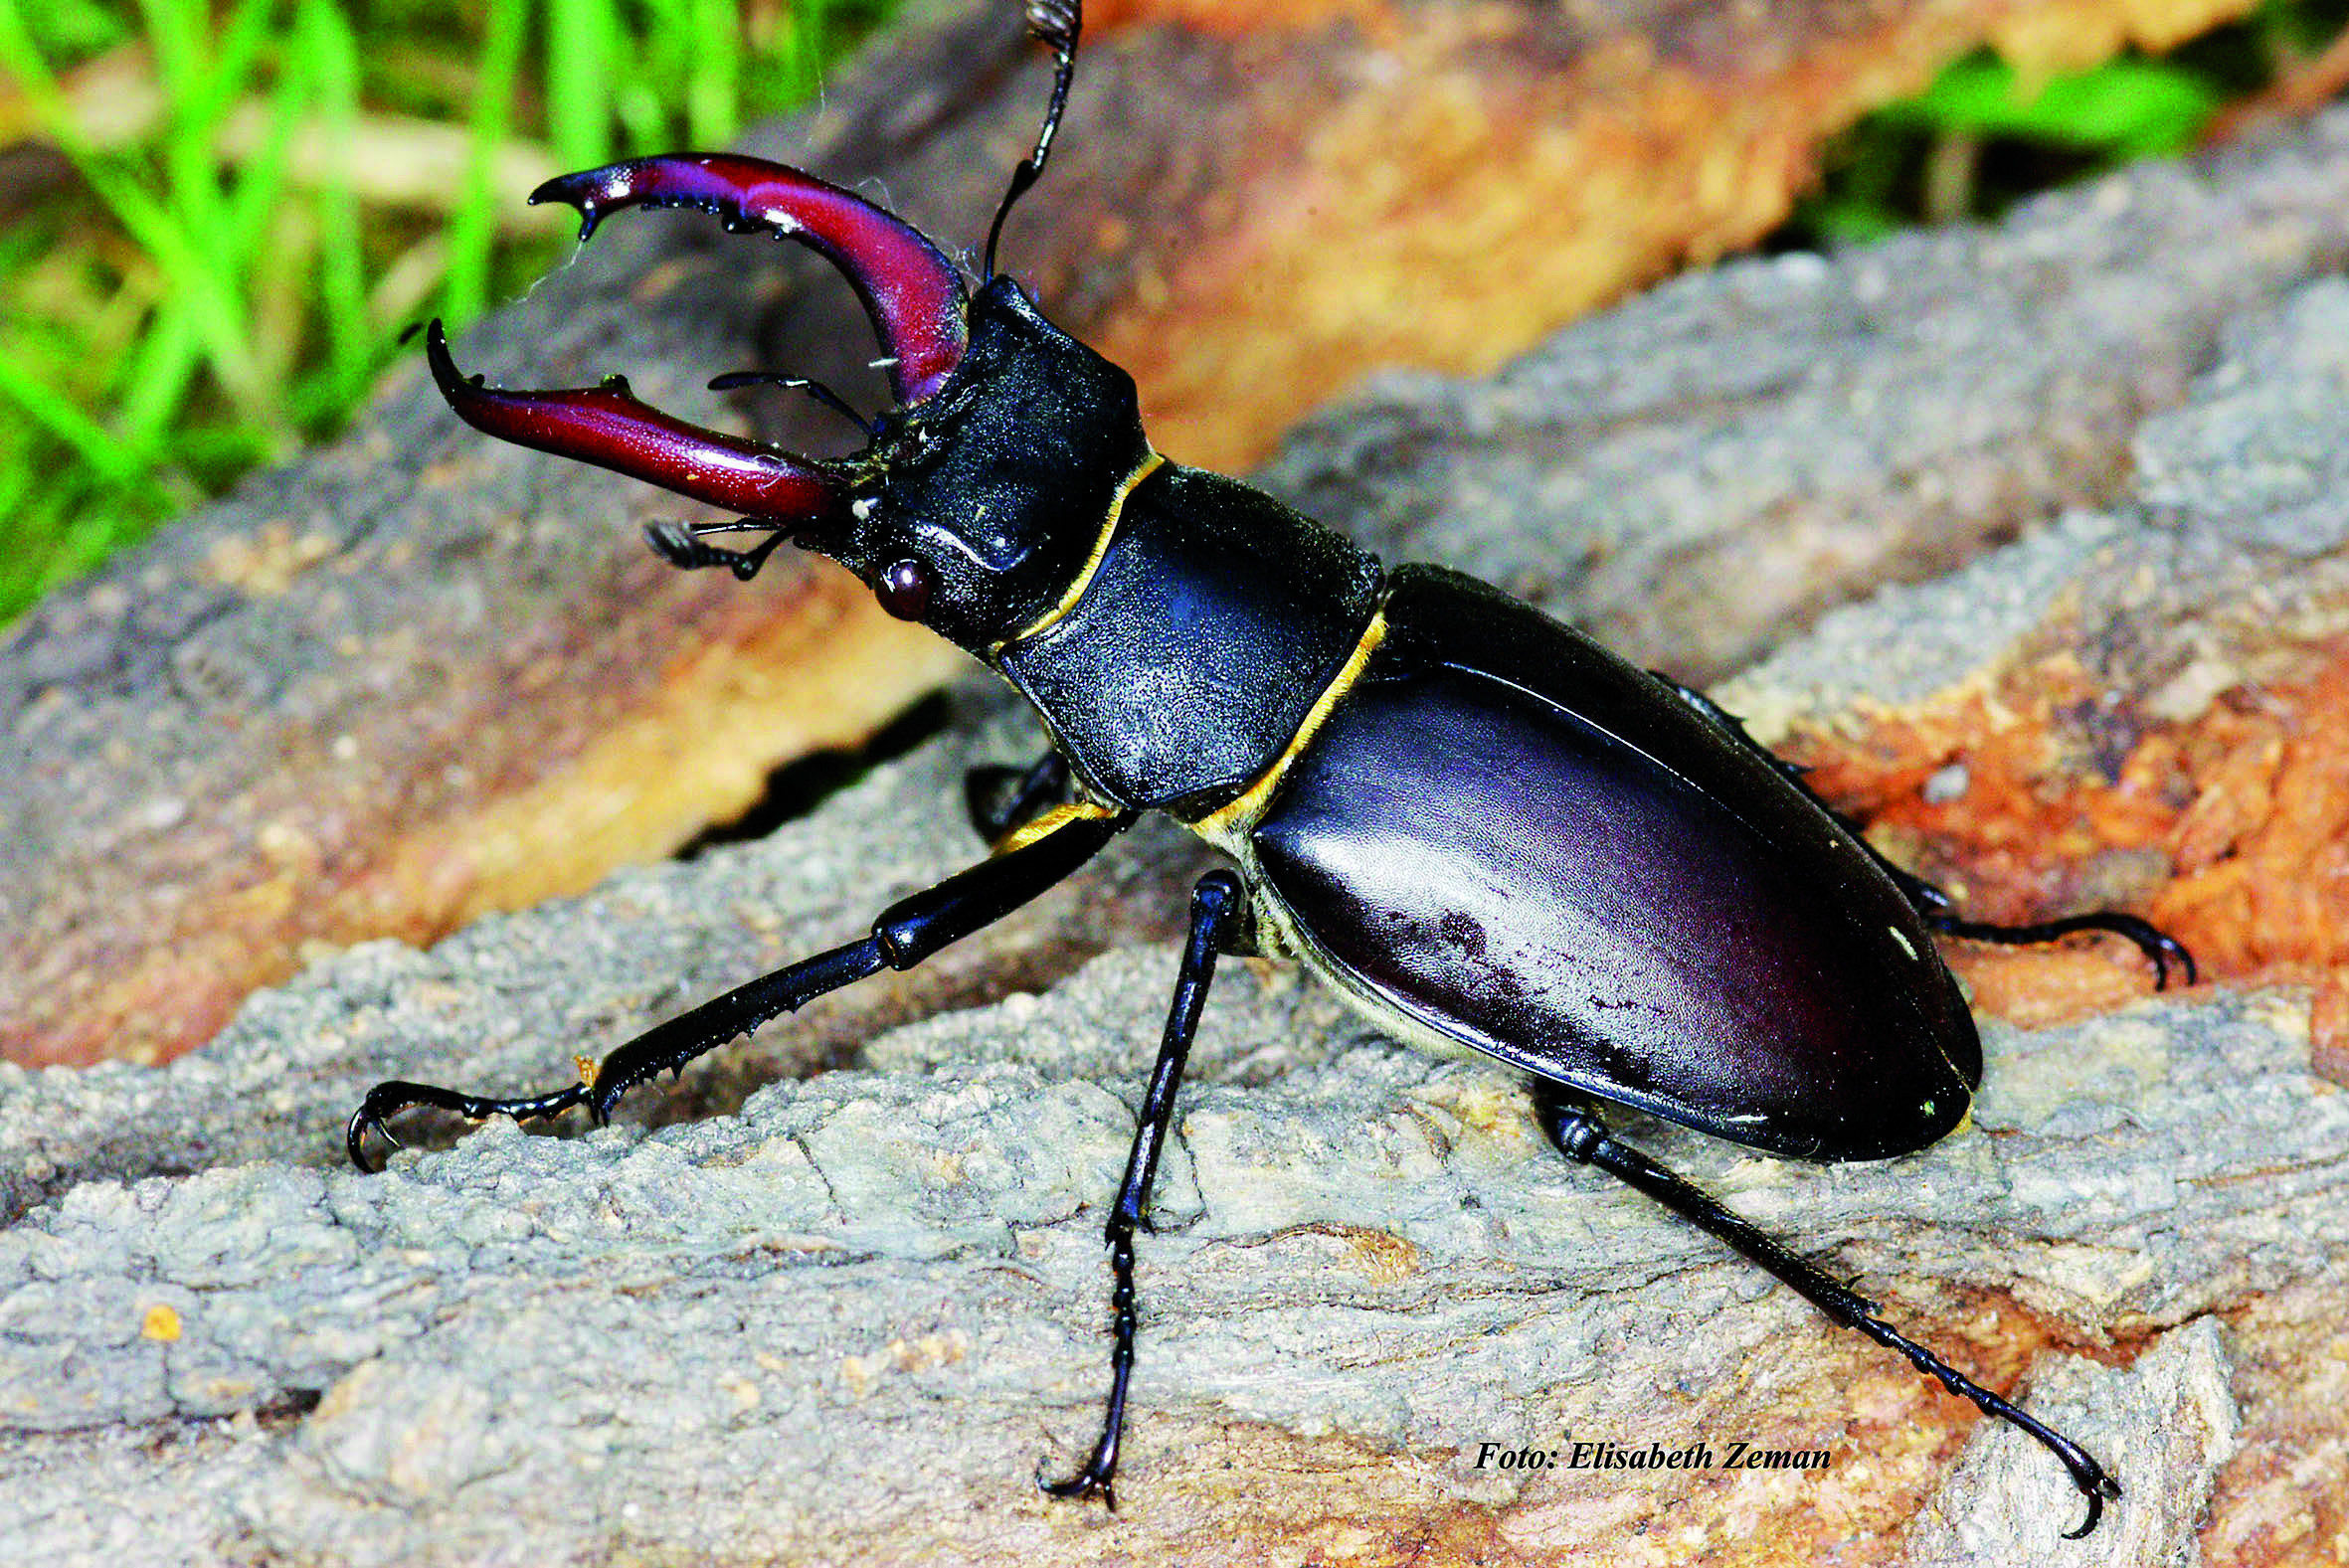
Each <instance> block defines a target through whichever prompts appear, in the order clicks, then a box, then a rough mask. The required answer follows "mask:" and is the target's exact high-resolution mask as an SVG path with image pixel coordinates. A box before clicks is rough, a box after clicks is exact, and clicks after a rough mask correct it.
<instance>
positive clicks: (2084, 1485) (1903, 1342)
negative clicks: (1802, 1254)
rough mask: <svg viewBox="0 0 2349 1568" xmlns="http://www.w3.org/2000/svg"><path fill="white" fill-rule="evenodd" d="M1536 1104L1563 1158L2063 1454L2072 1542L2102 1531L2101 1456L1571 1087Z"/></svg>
mask: <svg viewBox="0 0 2349 1568" xmlns="http://www.w3.org/2000/svg"><path fill="white" fill-rule="evenodd" d="M1534 1103H1535V1106H1536V1111H1537V1113H1538V1114H1539V1116H1540V1119H1541V1125H1542V1129H1543V1131H1544V1132H1547V1133H1548V1134H1549V1140H1550V1141H1551V1142H1552V1143H1554V1144H1556V1145H1557V1149H1558V1151H1559V1152H1560V1153H1562V1154H1564V1155H1566V1156H1567V1157H1568V1158H1570V1159H1574V1160H1578V1161H1581V1162H1582V1163H1584V1164H1589V1165H1595V1166H1597V1167H1598V1168H1599V1169H1601V1170H1603V1171H1605V1172H1606V1173H1607V1174H1609V1175H1611V1176H1613V1177H1615V1178H1616V1179H1617V1180H1619V1181H1621V1182H1623V1183H1624V1184H1625V1185H1627V1186H1631V1187H1636V1188H1638V1189H1639V1190H1640V1191H1641V1192H1644V1193H1646V1194H1647V1195H1648V1196H1649V1197H1651V1198H1654V1199H1655V1200H1656V1201H1657V1202H1659V1203H1661V1204H1663V1205H1664V1206H1665V1207H1666V1208H1668V1209H1670V1210H1672V1211H1673V1212H1674V1213H1675V1214H1678V1215H1679V1216H1680V1217H1681V1218H1682V1219H1685V1220H1687V1221H1688V1222H1689V1223H1690V1224H1692V1225H1695V1226H1696V1227H1697V1228H1698V1229H1699V1230H1702V1231H1705V1232H1707V1233H1708V1234H1710V1235H1713V1236H1715V1237H1717V1238H1718V1239H1719V1240H1721V1241H1723V1242H1725V1243H1727V1244H1728V1245H1729V1246H1730V1247H1731V1248H1732V1249H1733V1250H1735V1251H1736V1252H1737V1253H1738V1254H1739V1255H1741V1256H1742V1257H1744V1258H1745V1259H1746V1260H1747V1261H1748V1262H1750V1263H1753V1264H1755V1265H1757V1266H1759V1267H1760V1268H1762V1269H1764V1270H1766V1271H1768V1273H1769V1274H1770V1275H1771V1276H1772V1277H1773V1278H1775V1279H1776V1280H1777V1281H1778V1282H1779V1283H1780V1284H1782V1285H1784V1286H1786V1287H1787V1288H1788V1289H1789V1290H1792V1291H1793V1292H1795V1293H1796V1294H1797V1295H1799V1296H1801V1297H1802V1298H1803V1299H1804V1300H1806V1301H1808V1302H1809V1303H1810V1304H1811V1305H1812V1306H1814V1307H1818V1308H1819V1310H1821V1311H1822V1312H1825V1313H1826V1314H1827V1315H1828V1317H1830V1318H1832V1319H1833V1320H1834V1321H1836V1322H1838V1323H1840V1324H1842V1325H1843V1326H1844V1327H1846V1328H1856V1329H1858V1330H1859V1331H1860V1332H1861V1333H1864V1334H1866V1335H1867V1336H1868V1337H1869V1338H1871V1339H1873V1340H1875V1341H1876V1342H1877V1343H1878V1344H1881V1345H1884V1346H1886V1347H1887V1348H1888V1349H1892V1350H1896V1351H1898V1352H1899V1353H1900V1354H1901V1355H1902V1356H1904V1357H1906V1358H1907V1361H1908V1363H1909V1365H1911V1366H1913V1367H1915V1368H1916V1369H1917V1370H1918V1371H1919V1372H1922V1373H1924V1374H1925V1375H1926V1376H1927V1377H1930V1378H1932V1379H1933V1380H1934V1381H1936V1382H1938V1383H1939V1384H1940V1385H1941V1386H1942V1387H1943V1388H1946V1389H1947V1390H1949V1392H1951V1393H1953V1394H1956V1395H1957V1396H1959V1397H1960V1398H1962V1399H1965V1400H1968V1401H1970V1402H1971V1403H1972V1404H1973V1405H1974V1407H1975V1408H1976V1409H1977V1410H1980V1411H1981V1412H1982V1413H1983V1414H1984V1415H1986V1416H1995V1417H1996V1418H1997V1419H1999V1420H2001V1421H2003V1422H2006V1423H2007V1424H2008V1425H2009V1426H2012V1427H2016V1428H2018V1429H2020V1430H2021V1431H2023V1432H2024V1433H2026V1434H2028V1435H2029V1436H2030V1437H2032V1438H2033V1439H2035V1440H2036V1441H2037V1442H2038V1443H2040V1445H2041V1446H2043V1447H2044V1448H2046V1449H2047V1450H2048V1452H2049V1453H2051V1454H2053V1455H2055V1456H2056V1459H2057V1460H2058V1462H2059V1463H2061V1464H2062V1465H2063V1467H2064V1469H2065V1470H2066V1471H2067V1472H2069V1473H2070V1475H2071V1477H2072V1483H2073V1484H2074V1485H2075V1486H2078V1488H2079V1491H2080V1495H2082V1496H2083V1497H2085V1498H2086V1499H2087V1504H2088V1516H2087V1518H2086V1520H2085V1521H2084V1522H2082V1523H2081V1525H2080V1527H2079V1528H2078V1530H2075V1531H2072V1532H2070V1533H2069V1535H2068V1537H2067V1538H2068V1539H2074V1540H2077V1539H2078V1538H2079V1537H2080V1536H2083V1535H2085V1534H2087V1532H2088V1531H2090V1530H2092V1529H2094V1528H2095V1527H2096V1521H2097V1520H2098V1519H2100V1518H2102V1517H2103V1513H2104V1502H2105V1499H2107V1498H2117V1497H2118V1496H2119V1495H2120V1485H2119V1483H2118V1482H2117V1481H2114V1480H2113V1479H2112V1478H2111V1476H2109V1475H2108V1474H2106V1473H2105V1470H2104V1467H2103V1466H2101V1465H2099V1464H2097V1463H2096V1461H2095V1459H2094V1457H2093V1456H2091V1455H2090V1454H2089V1453H2088V1452H2087V1451H2086V1450H2085V1449H2083V1448H2081V1447H2080V1446H2079V1445H2078V1444H2077V1443H2075V1442H2073V1441H2072V1440H2071V1439H2070V1438H2068V1437H2066V1436H2064V1434H2062V1433H2061V1432H2058V1431H2056V1430H2055V1429H2054V1428H2053V1427H2050V1426H2048V1425H2047V1424H2046V1423H2044V1422H2042V1421H2040V1420H2039V1419H2038V1418H2037V1417H2034V1416H2032V1415H2030V1414H2028V1413H2026V1412H2025V1411H2023V1410H2021V1409H2019V1408H2018V1407H2016V1406H2015V1405H2014V1404H2012V1403H2010V1402H2009V1401H2008V1400H2006V1399H2004V1398H2002V1397H2000V1396H1999V1395H1997V1394H1994V1393H1992V1392H1991V1391H1990V1390H1989V1389H1987V1388H1984V1387H1983V1386H1982V1385H1981V1384H1979V1383H1977V1382H1975V1381H1974V1380H1973V1379H1972V1378H1970V1377H1967V1376H1966V1375H1965V1374H1964V1373H1963V1372H1960V1371H1958V1370H1957V1368H1955V1367H1953V1366H1951V1365H1950V1364H1949V1363H1948V1362H1946V1361H1944V1360H1942V1359H1941V1358H1940V1357H1939V1356H1937V1355H1935V1354H1933V1352H1932V1351H1930V1350H1927V1349H1926V1348H1925V1347H1924V1346H1923V1345H1920V1344H1918V1343H1917V1342H1916V1341H1915V1340H1913V1339H1911V1338H1909V1337H1908V1336H1907V1335H1905V1334H1903V1333H1901V1332H1900V1331H1899V1330H1898V1329H1897V1328H1895V1327H1894V1326H1893V1325H1892V1324H1890V1323H1888V1322H1886V1321H1885V1320H1884V1319H1883V1318H1882V1317H1879V1316H1877V1315H1876V1304H1875V1303H1873V1302H1871V1301H1869V1300H1868V1299H1867V1298H1866V1297H1864V1296H1862V1295H1860V1294H1859V1293H1858V1292H1857V1291H1854V1290H1853V1289H1852V1288H1851V1287H1850V1286H1848V1285H1845V1284H1844V1283H1843V1282H1842V1281H1840V1280H1837V1279H1835V1278H1834V1277H1833V1276H1831V1275H1829V1274H1828V1273H1826V1272H1825V1271H1824V1270H1822V1269H1821V1268H1820V1267H1819V1266H1818V1265H1817V1264H1814V1263H1812V1262H1810V1261H1809V1260H1808V1259H1804V1258H1798V1257H1796V1256H1795V1255H1794V1254H1793V1253H1791V1252H1789V1251H1787V1250H1786V1248H1785V1246H1784V1245H1783V1244H1782V1243H1780V1242H1779V1241H1778V1240H1777V1239H1776V1238H1775V1237H1773V1236H1771V1235H1769V1234H1768V1233H1767V1232H1765V1231H1762V1230H1759V1229H1756V1228H1755V1227H1754V1226H1752V1225H1750V1224H1748V1223H1746V1222H1745V1221H1744V1220H1742V1219H1739V1218H1738V1217H1737V1216H1736V1215H1734V1214H1732V1213H1730V1212H1729V1211H1728V1210H1727V1209H1725V1208H1723V1207H1721V1205H1720V1204H1719V1203H1718V1202H1717V1201H1715V1200H1714V1198H1713V1197H1711V1196H1710V1195H1709V1194H1707V1193H1706V1192H1705V1191H1703V1190H1702V1189H1701V1188H1699V1187H1697V1186H1696V1185H1695V1184H1693V1183H1692V1182H1690V1181H1689V1180H1687V1179H1686V1178H1685V1177H1683V1176H1680V1175H1679V1174H1677V1173H1675V1172H1674V1171H1671V1170H1669V1169H1667V1168H1665V1167H1664V1166H1662V1165H1659V1164H1658V1163H1656V1161H1654V1160H1653V1159H1650V1158H1649V1157H1648V1156H1647V1155H1646V1154H1644V1153H1642V1152H1641V1151H1640V1150H1638V1149H1636V1148H1634V1147H1632V1146H1631V1145H1630V1144H1628V1143H1624V1142H1621V1141H1619V1140H1618V1139H1617V1138H1616V1137H1615V1136H1614V1134H1613V1133H1612V1132H1609V1131H1608V1129H1607V1126H1606V1124H1605V1123H1604V1122H1602V1121H1601V1120H1600V1119H1599V1117H1598V1115H1597V1114H1596V1113H1595V1112H1593V1111H1592V1110H1591V1109H1590V1108H1589V1107H1588V1106H1586V1105H1584V1104H1582V1103H1581V1102H1580V1101H1578V1100H1576V1099H1574V1098H1573V1097H1572V1096H1571V1095H1570V1094H1569V1093H1568V1092H1567V1091H1566V1090H1564V1089H1562V1088H1560V1087H1559V1086H1558V1085H1555V1084H1552V1083H1549V1082H1547V1081H1544V1080H1536V1082H1535V1085H1534Z"/></svg>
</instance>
